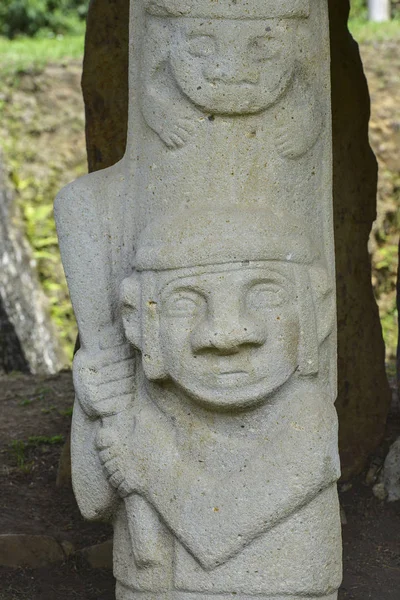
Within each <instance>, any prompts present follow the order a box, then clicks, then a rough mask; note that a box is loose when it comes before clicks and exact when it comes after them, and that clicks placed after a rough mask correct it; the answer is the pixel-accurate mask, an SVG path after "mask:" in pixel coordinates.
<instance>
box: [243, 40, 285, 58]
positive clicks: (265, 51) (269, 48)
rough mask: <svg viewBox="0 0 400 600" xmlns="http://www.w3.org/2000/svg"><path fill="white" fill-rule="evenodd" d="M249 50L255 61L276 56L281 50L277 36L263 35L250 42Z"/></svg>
mask: <svg viewBox="0 0 400 600" xmlns="http://www.w3.org/2000/svg"><path fill="white" fill-rule="evenodd" d="M249 51H250V54H251V56H252V58H253V60H254V61H256V62H263V61H265V60H270V59H271V58H275V56H277V54H278V52H279V44H278V41H277V39H276V38H275V37H273V36H271V35H262V36H258V37H255V38H253V39H252V40H251V41H250V42H249Z"/></svg>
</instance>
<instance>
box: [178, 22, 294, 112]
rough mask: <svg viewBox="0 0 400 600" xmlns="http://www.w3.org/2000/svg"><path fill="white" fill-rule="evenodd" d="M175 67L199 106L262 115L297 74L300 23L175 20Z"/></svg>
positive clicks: (188, 92) (180, 82) (214, 110)
mask: <svg viewBox="0 0 400 600" xmlns="http://www.w3.org/2000/svg"><path fill="white" fill-rule="evenodd" d="M171 28H172V32H171V46H172V47H171V56H170V60H171V68H172V73H173V76H174V78H175V80H176V83H177V84H178V86H179V87H180V88H181V90H182V92H183V93H184V94H185V95H186V96H188V98H189V99H190V100H192V102H194V104H196V105H197V106H199V107H201V108H203V109H204V110H206V111H207V112H211V113H216V114H218V113H219V114H246V113H257V112H260V111H262V110H264V109H266V108H268V107H269V106H271V105H272V104H273V103H274V102H276V100H277V99H278V98H279V97H280V96H281V95H282V94H283V92H284V91H285V90H286V88H287V87H288V85H289V82H290V79H291V77H292V74H293V70H294V60H295V59H294V55H295V52H293V48H294V44H295V43H296V40H295V31H296V24H295V20H294V19H286V20H281V21H279V20H272V19H269V20H265V19H260V20H228V19H214V20H207V19H199V18H196V19H189V18H179V19H172V20H171Z"/></svg>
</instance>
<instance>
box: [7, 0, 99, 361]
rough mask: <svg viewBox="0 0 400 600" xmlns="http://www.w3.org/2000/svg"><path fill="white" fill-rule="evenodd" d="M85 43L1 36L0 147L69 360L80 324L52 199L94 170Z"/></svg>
mask: <svg viewBox="0 0 400 600" xmlns="http://www.w3.org/2000/svg"><path fill="white" fill-rule="evenodd" d="M0 1H1V0H0ZM83 45H84V37H83V35H80V36H63V37H60V38H53V39H49V38H28V37H20V38H16V39H14V40H9V39H7V38H4V37H1V36H0V144H1V146H2V149H3V152H4V156H5V157H6V160H7V167H8V171H9V174H10V179H11V183H12V185H13V187H14V189H15V190H16V193H17V201H18V203H19V206H20V209H21V215H22V218H23V220H24V227H25V231H26V234H27V238H28V240H29V242H30V245H31V247H32V250H33V257H34V259H35V261H36V267H37V271H38V275H39V278H40V281H41V283H42V286H43V289H44V292H45V294H46V296H47V298H48V300H49V304H50V313H51V317H52V320H53V323H54V324H55V326H56V330H57V332H58V334H59V337H60V340H61V343H62V345H63V347H64V350H65V352H66V354H67V356H69V357H72V352H73V348H74V344H75V340H76V335H77V328H76V322H75V318H74V315H73V311H72V307H71V303H70V300H69V295H68V289H67V285H66V281H65V277H64V273H63V269H62V266H61V259H60V253H59V249H58V240H57V235H56V229H55V223H54V218H53V202H54V198H55V196H56V194H57V193H58V191H59V190H60V189H61V188H62V187H63V186H64V185H65V184H66V183H68V182H69V181H72V180H73V179H76V178H77V177H79V176H80V175H83V174H84V173H85V172H87V164H86V157H85V146H84V133H83V132H84V114H83V100H82V98H81V94H80V90H79V80H80V74H81V66H80V63H81V60H82V57H83ZM53 78H54V80H53ZM72 81H74V83H72ZM72 88H73V93H71V90H72ZM76 140H78V141H76ZM76 146H78V147H76Z"/></svg>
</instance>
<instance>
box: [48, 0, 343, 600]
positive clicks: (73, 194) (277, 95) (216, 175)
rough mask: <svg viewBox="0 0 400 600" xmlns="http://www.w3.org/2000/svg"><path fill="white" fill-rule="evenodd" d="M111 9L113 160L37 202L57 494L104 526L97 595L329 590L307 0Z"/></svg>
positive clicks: (331, 430) (320, 158) (323, 223)
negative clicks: (43, 223)
mask: <svg viewBox="0 0 400 600" xmlns="http://www.w3.org/2000/svg"><path fill="white" fill-rule="evenodd" d="M130 22H131V25H132V29H131V32H132V41H133V44H131V52H130V87H129V90H130V93H129V134H128V140H127V149H126V152H125V155H124V158H123V159H122V160H121V161H120V162H119V163H117V164H116V165H114V166H112V167H110V168H108V169H104V170H100V171H97V172H96V173H92V174H90V175H88V176H86V177H83V178H81V179H80V180H78V181H76V182H73V183H72V184H70V185H69V186H67V187H66V188H64V189H63V190H62V191H61V192H60V194H59V195H58V197H57V200H56V204H55V217H56V223H57V231H58V235H59V243H60V251H61V256H62V259H63V264H64V268H65V272H66V277H67V281H68V285H69V289H70V293H71V299H72V303H73V306H74V310H75V314H76V317H77V322H78V327H79V333H80V340H81V348H80V349H79V351H78V352H77V354H76V356H75V359H74V365H73V375H74V386H75V391H76V402H75V408H74V415H73V422H72V437H71V454H72V474H73V483H74V490H75V494H76V497H77V500H78V504H79V506H80V508H81V511H82V513H83V515H84V516H86V517H87V518H90V519H94V520H96V519H99V518H108V519H110V520H111V521H112V523H113V527H114V552H113V555H114V574H115V577H116V579H117V588H116V596H117V599H118V600H132V599H134V598H141V597H142V598H143V597H144V598H150V597H151V598H155V599H156V598H160V599H161V598H164V597H165V596H168V597H170V598H171V599H175V600H176V599H178V598H179V599H181V600H183V599H184V598H186V599H187V600H192V599H193V597H194V596H201V597H202V598H203V599H204V600H207V599H209V598H211V597H212V598H213V599H214V600H223V599H225V598H226V597H227V595H232V594H233V595H235V597H237V598H238V599H240V600H248V598H252V597H253V598H257V599H259V600H262V599H265V600H280V599H281V598H282V597H286V598H288V599H291V600H299V598H301V597H305V596H306V597H308V598H310V599H313V600H315V599H316V598H321V600H322V599H323V600H336V598H337V590H338V588H339V586H340V581H341V528H340V515H339V504H338V496H337V486H336V483H337V480H338V478H339V475H340V465H339V454H338V439H337V438H338V423H337V415H336V411H335V408H334V402H335V399H336V391H337V385H336V375H337V369H336V306H335V269H334V247H333V241H334V240H333V210H332V139H331V107H330V77H329V64H330V63H329V30H328V26H329V24H328V13H327V2H326V1H324V2H321V3H319V4H315V3H312V2H310V1H309V0H250V1H249V2H240V3H232V2H231V0H220V1H219V2H218V3H215V2H212V1H210V0H162V1H160V2H159V1H158V0H157V2H154V1H153V0H137V2H136V3H134V4H132V10H131V14H130ZM135 32H136V37H135ZM315 231H319V236H318V237H316V236H315V235H314V233H315ZM143 592H144V595H143Z"/></svg>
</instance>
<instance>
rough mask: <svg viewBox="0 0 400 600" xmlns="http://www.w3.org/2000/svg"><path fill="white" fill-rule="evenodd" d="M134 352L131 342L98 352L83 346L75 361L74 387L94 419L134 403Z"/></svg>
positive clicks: (117, 411)
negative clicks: (90, 350) (85, 348)
mask: <svg viewBox="0 0 400 600" xmlns="http://www.w3.org/2000/svg"><path fill="white" fill-rule="evenodd" d="M134 374H135V355H134V350H133V349H132V347H131V346H130V345H129V344H128V343H124V344H121V345H119V346H116V347H114V348H109V349H107V350H100V351H98V352H96V353H92V352H89V351H87V350H84V349H81V350H79V351H78V352H77V354H76V356H75V358H74V363H73V378H74V386H75V390H76V394H77V398H78V401H79V403H80V405H81V406H82V409H83V410H84V412H85V413H86V414H87V415H88V416H89V417H90V418H92V419H96V418H99V417H108V416H111V415H115V414H118V413H120V412H122V411H123V410H124V409H125V408H127V407H128V406H130V405H131V404H132V403H133V399H134V392H135V379H134Z"/></svg>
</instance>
